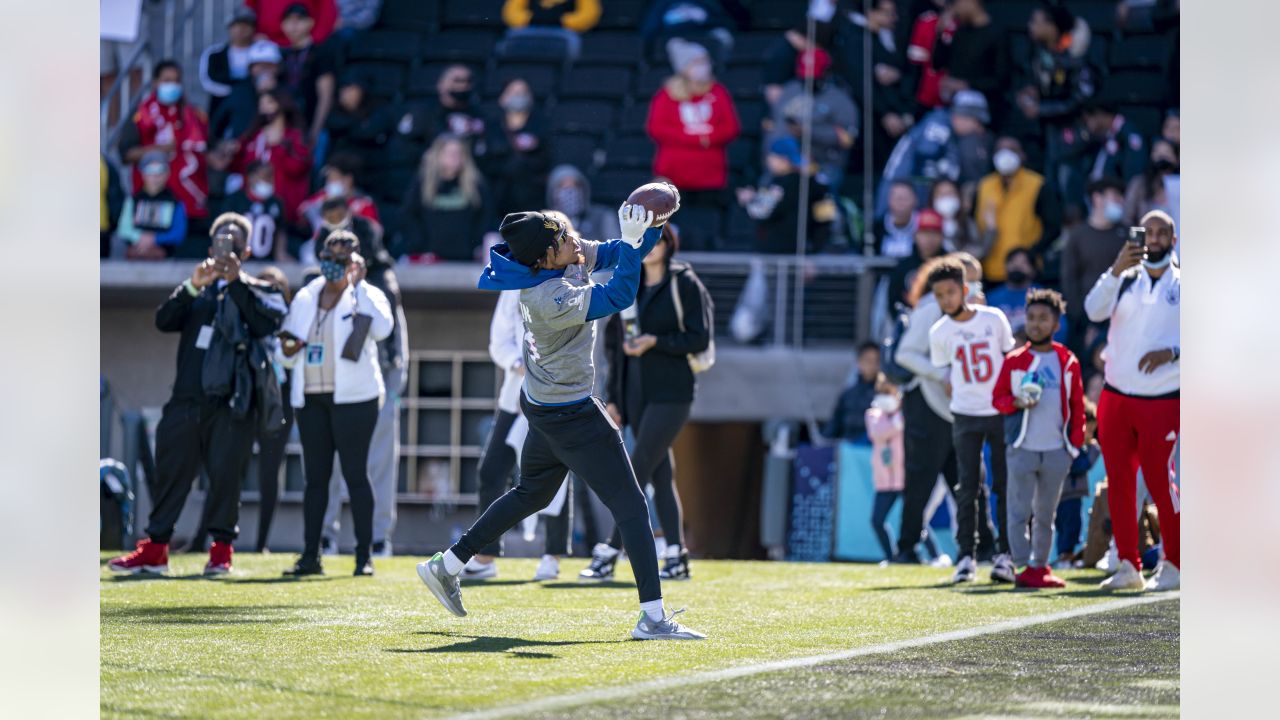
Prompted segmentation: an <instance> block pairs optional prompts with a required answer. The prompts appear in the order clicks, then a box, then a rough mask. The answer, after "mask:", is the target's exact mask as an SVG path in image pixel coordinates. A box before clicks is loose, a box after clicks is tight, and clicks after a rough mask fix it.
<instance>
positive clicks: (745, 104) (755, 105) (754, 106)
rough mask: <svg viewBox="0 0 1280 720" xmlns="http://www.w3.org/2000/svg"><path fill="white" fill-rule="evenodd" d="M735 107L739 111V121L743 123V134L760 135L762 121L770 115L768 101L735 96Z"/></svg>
mask: <svg viewBox="0 0 1280 720" xmlns="http://www.w3.org/2000/svg"><path fill="white" fill-rule="evenodd" d="M734 107H735V108H736V109H737V111H738V121H739V122H740V123H741V124H742V132H743V134H744V135H760V133H761V130H760V123H761V121H763V120H764V119H765V118H766V117H769V105H768V103H765V102H753V101H751V100H738V99H737V98H736V97H735V98H734Z"/></svg>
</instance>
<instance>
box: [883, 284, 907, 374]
mask: <svg viewBox="0 0 1280 720" xmlns="http://www.w3.org/2000/svg"><path fill="white" fill-rule="evenodd" d="M893 311H894V318H895V319H894V321H893V329H892V330H891V331H890V332H889V337H887V338H885V339H884V340H882V341H880V371H881V372H883V373H884V376H885V377H887V378H888V379H889V381H890V382H892V383H893V384H895V385H906V384H907V383H909V382H911V380H912V379H913V378H915V373H913V372H911V371H910V370H908V369H906V368H904V367H902V366H901V365H899V364H898V358H897V357H896V353H897V349H898V344H899V343H900V342H902V336H903V334H904V333H906V332H907V327H908V326H909V325H910V323H911V308H909V307H907V306H906V305H904V304H903V303H894V304H893Z"/></svg>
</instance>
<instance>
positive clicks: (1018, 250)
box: [1004, 247, 1036, 267]
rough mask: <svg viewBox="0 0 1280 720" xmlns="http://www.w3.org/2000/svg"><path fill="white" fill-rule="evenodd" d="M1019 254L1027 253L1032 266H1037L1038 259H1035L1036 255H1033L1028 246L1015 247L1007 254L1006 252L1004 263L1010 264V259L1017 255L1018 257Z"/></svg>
mask: <svg viewBox="0 0 1280 720" xmlns="http://www.w3.org/2000/svg"><path fill="white" fill-rule="evenodd" d="M1019 255H1026V256H1027V262H1029V263H1031V267H1035V266H1036V259H1035V257H1034V256H1032V254H1031V251H1030V250H1028V249H1026V248H1024V247H1016V248H1014V249H1012V250H1010V251H1009V252H1007V253H1005V254H1004V264H1005V265H1008V264H1009V261H1010V260H1012V259H1014V258H1015V257H1017V256H1019Z"/></svg>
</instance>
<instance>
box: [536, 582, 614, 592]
mask: <svg viewBox="0 0 1280 720" xmlns="http://www.w3.org/2000/svg"><path fill="white" fill-rule="evenodd" d="M635 586H636V584H635V583H633V582H622V581H620V580H602V581H596V580H592V581H591V582H573V581H572V580H560V581H559V582H548V583H542V587H544V588H547V589H549V590H575V589H576V590H581V589H591V588H634V587H635Z"/></svg>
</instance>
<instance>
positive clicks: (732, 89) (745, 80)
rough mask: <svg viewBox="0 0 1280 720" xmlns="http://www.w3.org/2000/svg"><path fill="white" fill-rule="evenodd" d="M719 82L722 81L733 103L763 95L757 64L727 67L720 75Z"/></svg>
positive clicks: (757, 98) (758, 97)
mask: <svg viewBox="0 0 1280 720" xmlns="http://www.w3.org/2000/svg"><path fill="white" fill-rule="evenodd" d="M720 82H722V83H724V86H725V88H727V89H728V90H729V95H730V96H732V97H733V101H734V102H735V103H738V102H741V101H743V100H759V99H761V98H763V97H764V88H763V86H762V81H761V76H760V67H759V66H755V67H735V68H729V69H728V70H727V71H726V72H725V73H724V74H723V75H722V76H721V77H720Z"/></svg>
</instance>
